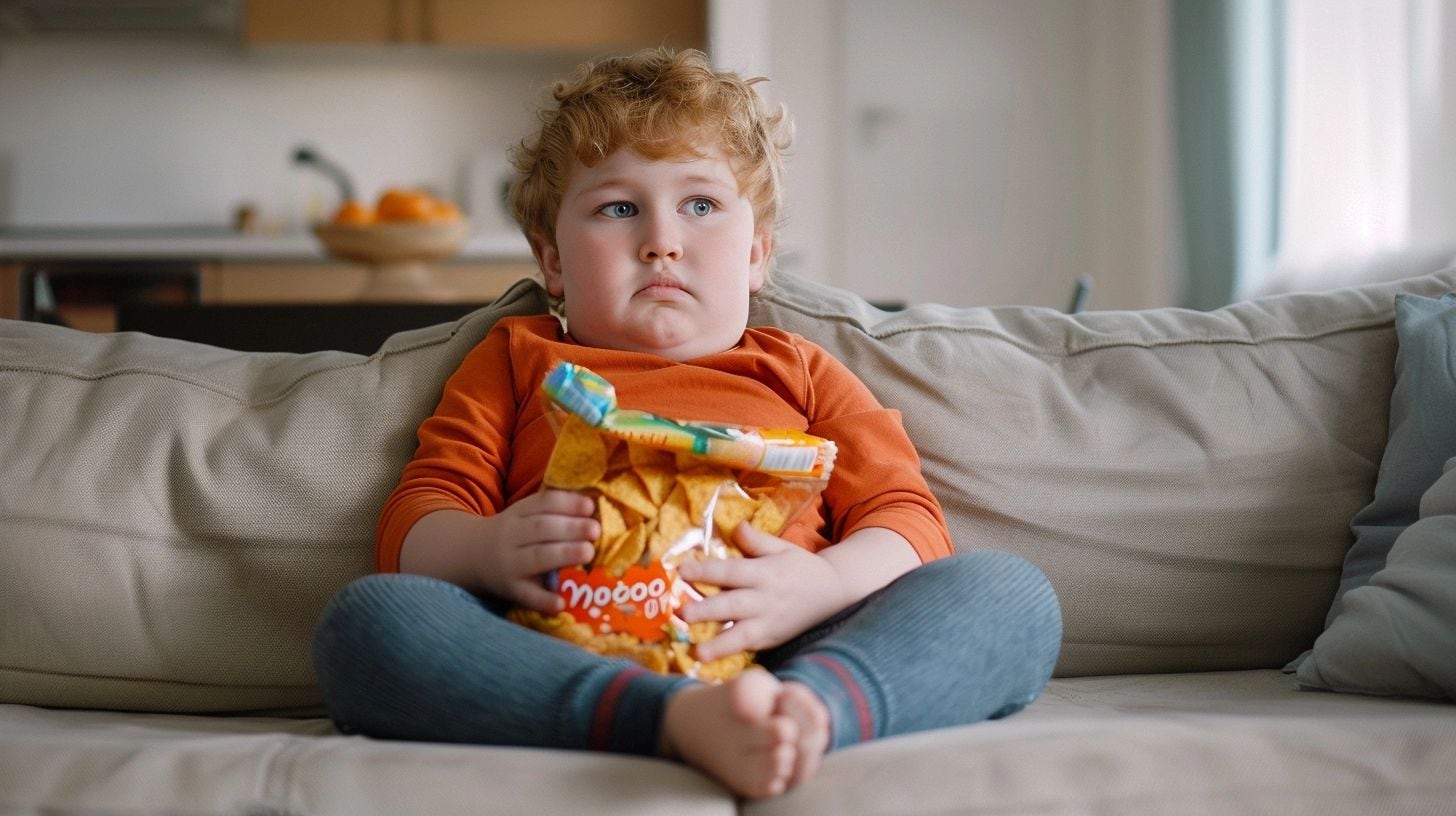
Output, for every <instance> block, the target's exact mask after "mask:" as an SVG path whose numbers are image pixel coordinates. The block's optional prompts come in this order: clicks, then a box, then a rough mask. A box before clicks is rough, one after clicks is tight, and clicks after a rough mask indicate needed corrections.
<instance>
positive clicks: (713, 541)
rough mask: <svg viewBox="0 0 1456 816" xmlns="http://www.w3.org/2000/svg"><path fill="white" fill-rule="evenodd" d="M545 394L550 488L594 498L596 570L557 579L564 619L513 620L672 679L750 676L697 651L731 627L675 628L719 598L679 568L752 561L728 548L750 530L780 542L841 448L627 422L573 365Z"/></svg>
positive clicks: (654, 419)
mask: <svg viewBox="0 0 1456 816" xmlns="http://www.w3.org/2000/svg"><path fill="white" fill-rule="evenodd" d="M541 388H542V393H543V396H544V397H545V398H546V401H547V406H548V417H549V418H550V420H551V422H552V424H553V426H554V427H555V428H556V434H557V436H556V444H555V446H554V447H553V449H552V453H551V459H550V461H549V463H548V464H547V466H546V474H545V478H544V484H543V486H544V487H550V488H561V489H566V490H579V491H582V492H584V493H586V494H587V495H589V496H591V497H592V498H593V499H594V500H595V501H596V503H597V518H598V520H599V521H600V522H601V527H602V534H601V537H600V538H599V539H598V540H597V541H596V542H595V543H596V555H595V557H594V558H593V560H592V562H591V564H589V565H586V566H585V567H582V568H578V567H569V568H565V569H561V570H557V572H556V573H555V574H554V576H553V580H554V583H555V590H556V593H557V594H558V595H559V596H560V597H561V599H562V600H563V601H564V602H565V604H566V611H565V612H561V613H559V614H556V615H554V616H553V615H543V614H541V613H539V612H536V611H533V610H527V609H519V608H518V609H514V610H512V611H511V612H510V613H509V615H508V617H509V618H510V619H511V620H513V621H515V622H516V623H520V624H523V625H525V626H529V627H531V628H533V629H536V630H539V631H542V632H545V633H547V634H550V635H553V636H555V637H559V638H562V639H563V640H567V641H570V642H572V643H575V644H577V645H579V646H581V647H583V648H586V649H588V650H590V651H593V652H596V653H598V654H603V655H608V656H612V657H624V658H628V659H631V660H635V661H637V662H638V663H640V664H641V665H643V666H645V667H647V668H648V669H651V670H653V671H656V672H660V673H664V674H666V673H679V674H686V675H689V676H692V677H696V678H699V679H702V680H706V681H710V682H718V681H722V680H727V679H729V678H731V677H733V676H735V675H737V674H738V673H739V672H741V671H743V670H744V669H746V668H748V667H749V666H751V665H753V654H752V653H751V652H741V653H739V654H736V655H731V656H729V657H725V658H720V659H718V660H714V661H712V662H709V663H702V662H699V661H698V660H697V658H696V657H695V654H694V649H693V647H694V645H695V644H697V643H701V642H703V641H705V640H708V639H710V638H712V637H713V636H715V635H716V634H718V632H719V631H721V629H722V628H723V627H724V626H725V625H729V626H731V625H732V624H722V623H718V622H700V623H695V624H688V623H686V622H684V621H683V620H682V619H681V618H679V617H678V615H677V611H678V610H679V609H681V608H682V606H683V605H684V604H686V603H688V602H690V601H692V600H695V599H700V598H702V597H704V596H707V595H711V594H714V593H716V592H717V591H718V588H717V587H715V586H712V585H708V584H702V583H697V584H691V583H688V582H687V581H684V580H682V579H681V578H679V577H678V574H677V566H678V565H679V564H681V563H683V562H684V561H687V560H697V559H711V558H741V557H743V556H742V553H740V552H739V551H738V549H737V547H735V546H733V544H732V543H731V541H732V531H733V529H734V528H736V527H737V526H738V524H739V523H740V522H743V521H747V522H748V523H749V524H751V525H753V526H754V527H756V528H758V529H760V530H762V531H764V532H766V533H771V534H774V535H777V534H779V533H781V532H782V531H783V530H784V529H785V528H786V527H787V526H788V525H789V522H790V521H792V520H793V518H794V517H795V516H796V515H798V513H799V512H800V511H802V510H803V509H804V508H805V507H807V506H808V505H809V504H810V503H811V502H812V501H813V499H814V497H815V496H817V495H818V494H819V493H820V492H821V491H822V490H823V489H824V487H825V485H826V484H828V482H829V476H830V473H831V472H832V471H833V469H834V456H835V447H834V443H833V442H831V441H829V440H827V439H820V438H819V437H815V436H810V435H808V434H804V433H801V432H798V431H792V430H774V429H756V428H748V427H741V426H734V425H721V424H710V423H703V422H684V421H678V420H673V419H668V418H665V417H659V416H654V415H652V414H648V413H644V412H641V411H629V410H622V409H620V408H619V407H618V406H617V400H616V393H615V391H614V390H613V388H612V386H611V384H610V383H608V382H607V381H605V380H603V379H602V378H600V377H598V376H597V375H595V374H593V373H592V372H591V371H589V370H587V369H585V368H582V367H581V366H577V365H573V364H571V363H561V364H559V365H558V366H557V367H556V368H554V369H552V371H551V372H550V373H549V374H547V376H546V379H545V381H544V382H543V383H542V386H541Z"/></svg>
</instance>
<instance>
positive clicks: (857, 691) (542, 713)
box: [314, 551, 1061, 754]
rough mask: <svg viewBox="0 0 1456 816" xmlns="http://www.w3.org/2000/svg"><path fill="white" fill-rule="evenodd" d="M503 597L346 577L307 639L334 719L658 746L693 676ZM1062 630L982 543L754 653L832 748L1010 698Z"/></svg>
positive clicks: (598, 745)
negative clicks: (565, 636)
mask: <svg viewBox="0 0 1456 816" xmlns="http://www.w3.org/2000/svg"><path fill="white" fill-rule="evenodd" d="M502 608H503V607H502V605H501V604H498V603H496V602H494V601H492V600H490V599H482V598H479V597H477V596H475V595H472V594H471V593H469V592H466V591H465V590H463V589H461V588H459V587H457V586H454V585H453V584H449V583H446V582H443V581H438V580H435V579H432V578H426V577H423V576H417V575H371V576H367V577H365V578H361V579H359V580H358V581H355V582H354V583H352V584H350V585H349V586H347V587H345V588H344V589H343V590H342V591H340V592H339V594H338V595H336V596H335V597H334V598H333V600H332V601H330V603H329V605H328V607H327V608H326V609H325V610H324V613H323V615H322V618H321V619H320V622H319V625H318V629H317V631H316V633H315V637H314V667H315V671H316V672H317V674H318V680H319V686H320V688H321V689H322V691H323V695H324V702H325V705H326V706H327V708H328V710H329V714H330V716H332V717H333V719H334V722H335V723H336V724H337V725H338V727H339V728H340V729H341V730H343V731H346V732H352V733H362V734H367V735H370V736H375V737H382V738H391V739H409V740H428V741H435V742H465V743H477V744H489V745H516V746H536V747H549V748H572V749H588V748H590V749H602V750H610V751H618V752H623V753H633V754H654V753H656V752H657V750H658V734H659V732H660V730H661V724H662V712H663V709H664V703H665V702H666V701H667V698H668V697H669V696H671V695H672V694H673V693H674V692H676V691H677V690H678V689H680V688H681V687H682V686H683V685H684V684H686V683H692V682H696V681H694V680H688V679H685V678H683V677H680V676H662V675H657V674H654V673H651V672H648V671H645V670H643V669H641V668H639V667H638V666H637V665H636V664H634V663H630V662H627V661H623V660H611V659H606V658H602V657H599V656H597V655H594V654H591V653H589V652H587V651H585V650H583V649H580V648H577V647H576V646H573V645H571V644H569V643H566V642H565V641H561V640H557V639H555V638H551V637H548V636H545V635H542V634H540V633H537V632H534V631H531V630H529V629H526V628H524V627H521V626H517V625H515V624H512V623H510V622H508V621H506V620H505V619H504V618H503V617H501V612H502ZM1060 645H1061V612H1060V608H1059V606H1058V604H1057V599H1056V595H1055V593H1054V592H1053V591H1052V588H1051V585H1050V584H1049V583H1048V582H1047V580H1046V578H1045V577H1044V576H1043V575H1042V573H1041V571H1040V570H1038V569H1037V568H1036V567H1035V566H1033V565H1032V564H1031V563H1029V562H1027V561H1025V560H1024V559H1021V558H1019V557H1017V556H1013V555H1009V554H1007V553H1001V552H994V551H982V552H972V553H964V554H961V555H957V556H953V557H951V558H947V559H943V560H940V561H935V562H932V563H930V564H926V565H924V566H922V567H920V568H919V569H916V570H914V571H912V572H910V573H908V574H906V575H904V576H902V577H901V578H899V579H898V580H896V581H895V582H893V583H891V584H890V585H889V586H887V587H885V588H884V589H882V590H880V591H879V592H876V593H874V594H873V595H871V596H870V597H868V598H866V599H865V600H864V601H862V602H860V603H859V604H856V605H855V606H853V607H851V608H850V609H847V610H845V611H844V612H842V613H840V614H839V615H836V616H835V617H834V618H832V619H831V620H829V621H827V622H825V623H824V624H822V625H821V626H819V627H817V628H815V629H813V630H811V631H809V632H807V633H805V634H804V635H802V636H800V637H799V638H796V639H795V640H793V641H791V642H789V643H786V644H784V645H783V646H780V647H778V648H775V649H772V650H768V651H765V652H762V653H760V654H759V662H760V663H762V664H763V665H764V667H765V668H767V669H769V670H770V671H772V672H773V673H774V674H775V675H777V676H778V677H780V678H781V679H784V680H795V681H799V682H802V683H804V684H805V685H807V686H808V687H809V688H811V689H813V690H814V691H815V692H816V693H817V694H818V695H819V697H820V698H821V699H823V700H824V702H825V704H826V705H827V706H828V708H829V712H830V720H831V723H832V728H833V736H832V741H831V749H833V748H842V747H845V746H847V745H852V744H854V743H857V742H863V741H865V740H869V739H875V738H878V737H886V736H891V735H894V734H905V733H910V732H914V731H923V730H927V729H931V728H943V727H947V726H953V725H964V724H968V723H974V722H979V721H982V720H986V719H994V718H998V717H1004V716H1006V715H1008V714H1012V713H1014V712H1016V711H1019V710H1021V709H1022V708H1024V707H1025V706H1026V705H1027V704H1028V703H1030V702H1031V701H1032V700H1034V699H1035V698H1036V696H1037V695H1038V694H1040V693H1041V690H1042V689H1043V688H1044V687H1045V685H1046V682H1047V679H1048V678H1049V677H1050V676H1051V672H1052V667H1053V665H1054V664H1055V663H1056V659H1057V654H1058V651H1059V648H1060Z"/></svg>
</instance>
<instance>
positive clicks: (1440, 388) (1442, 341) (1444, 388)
mask: <svg viewBox="0 0 1456 816" xmlns="http://www.w3.org/2000/svg"><path fill="white" fill-rule="evenodd" d="M1395 328H1396V336H1397V339H1398V341H1399V349H1398V351H1397V353H1396V360H1395V388H1394V390H1393V392H1392V393H1391V398H1390V432H1389V439H1388V441H1387V443H1386V447H1385V453H1384V455H1383V456H1382V457H1381V460H1380V474H1379V476H1378V478H1377V479H1376V485H1375V496H1374V498H1373V500H1372V501H1371V502H1370V504H1368V505H1366V506H1365V507H1364V508H1362V509H1361V510H1360V512H1358V513H1356V514H1355V517H1354V519H1353V520H1352V521H1351V523H1350V526H1351V528H1352V529H1353V531H1354V533H1355V538H1356V540H1355V544H1354V546H1353V547H1351V548H1350V551H1349V553H1348V554H1347V555H1346V557H1345V566H1344V570H1343V572H1342V574H1341V576H1340V586H1339V589H1338V590H1337V592H1336V594H1335V599H1334V602H1333V603H1332V604H1331V606H1330V611H1329V614H1328V615H1327V616H1326V618H1325V628H1326V631H1327V632H1328V631H1329V630H1330V628H1331V627H1333V626H1334V625H1335V623H1336V621H1338V620H1339V619H1340V617H1341V615H1343V614H1345V611H1346V608H1347V605H1348V599H1349V595H1350V593H1351V592H1353V591H1354V590H1357V589H1359V588H1361V587H1364V586H1367V585H1369V584H1370V583H1371V580H1372V579H1373V578H1374V577H1375V576H1376V575H1377V574H1378V573H1379V572H1380V571H1381V570H1383V569H1385V567H1386V563H1387V559H1388V558H1389V555H1390V552H1391V548H1392V547H1393V546H1394V545H1395V543H1396V540H1397V539H1398V538H1399V537H1400V536H1401V535H1402V534H1403V533H1404V532H1405V531H1406V529H1407V528H1409V527H1410V526H1411V525H1412V524H1414V523H1415V522H1416V521H1417V520H1418V519H1419V518H1420V504H1421V497H1422V495H1423V494H1424V493H1425V492H1426V491H1427V490H1428V489H1429V488H1430V487H1431V486H1432V485H1433V484H1435V482H1436V480H1437V479H1439V478H1440V477H1441V473H1442V467H1443V465H1444V464H1445V462H1446V460H1447V459H1449V458H1451V457H1453V456H1456V419H1453V418H1456V293H1450V294H1447V295H1445V296H1443V297H1441V298H1439V299H1436V298H1428V297H1420V296H1417V295H1409V294H1401V295H1397V296H1396V301H1395ZM1452 546H1456V542H1453V545H1452ZM1452 625H1453V626H1456V622H1453V623H1452ZM1308 657H1309V652H1306V653H1305V654H1304V655H1301V656H1300V658H1299V659H1298V660H1296V661H1295V662H1294V663H1292V664H1290V667H1289V669H1290V670H1295V669H1299V670H1300V682H1301V683H1304V684H1307V685H1321V684H1320V683H1318V682H1314V680H1315V679H1316V678H1315V677H1314V676H1313V675H1312V674H1311V673H1312V672H1314V670H1313V669H1311V671H1310V672H1305V671H1304V666H1303V663H1304V662H1305V661H1306V659H1307V658H1308ZM1307 674H1309V675H1310V676H1308V677H1307V676H1306V675H1307Z"/></svg>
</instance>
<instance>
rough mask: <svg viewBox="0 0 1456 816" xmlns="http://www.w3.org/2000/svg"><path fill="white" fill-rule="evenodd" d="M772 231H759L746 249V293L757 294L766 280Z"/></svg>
mask: <svg viewBox="0 0 1456 816" xmlns="http://www.w3.org/2000/svg"><path fill="white" fill-rule="evenodd" d="M773 243H774V239H773V231H772V230H759V231H758V234H757V235H756V236H754V238H753V245H752V246H751V247H749V249H748V293H749V294H750V295H752V294H757V292H758V290H760V289H762V288H763V284H764V281H766V280H767V279H768V262H769V259H770V258H772V257H773Z"/></svg>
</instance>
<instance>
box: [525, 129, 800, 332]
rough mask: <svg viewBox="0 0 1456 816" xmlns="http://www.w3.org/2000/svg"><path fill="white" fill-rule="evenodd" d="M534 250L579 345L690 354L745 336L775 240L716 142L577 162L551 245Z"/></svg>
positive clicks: (535, 241)
mask: <svg viewBox="0 0 1456 816" xmlns="http://www.w3.org/2000/svg"><path fill="white" fill-rule="evenodd" d="M532 249H533V250H534V251H535V252H536V257H537V261H538V262H539V263H540V265H541V272H542V274H543V276H544V277H545V279H546V288H547V290H548V291H550V292H551V293H552V294H553V295H558V296H562V297H565V299H566V304H565V308H566V322H567V329H568V330H569V331H570V332H571V335H572V337H573V338H575V339H576V341H577V342H579V343H582V344H585V345H588V346H597V347H601V348H613V349H622V350H627V351H641V352H648V353H651V354H656V355H659V356H662V357H669V358H672V359H675V360H691V359H693V358H696V357H703V356H705V355H708V354H714V353H717V352H721V351H726V350H728V349H730V348H732V347H733V346H734V345H736V344H737V343H738V341H739V340H740V338H741V337H742V336H743V329H744V327H745V326H747V324H748V299H749V295H750V294H751V293H753V292H756V291H758V289H759V288H760V287H761V286H763V274H764V267H765V265H766V264H767V262H768V256H769V254H770V250H771V249H772V238H771V236H770V235H769V233H768V231H767V230H757V229H756V228H755V224H754V216H753V207H752V206H751V205H750V204H749V202H748V199H746V198H744V197H743V195H742V194H741V193H740V192H739V190H738V180H737V179H736V178H735V177H734V175H733V168H732V166H731V165H730V164H729V162H728V159H727V158H726V157H725V156H724V155H723V153H722V152H721V151H720V150H717V149H714V150H710V151H705V156H704V158H689V159H687V160H663V161H651V160H648V159H644V158H643V157H642V156H640V155H638V154H637V153H634V152H632V151H630V150H618V151H616V152H615V153H613V154H611V155H610V156H608V157H607V158H606V159H604V160H602V161H601V162H600V163H598V164H597V165H596V166H595V167H585V166H583V165H581V164H577V165H576V167H575V168H574V170H573V171H572V176H571V181H570V183H569V184H568V185H567V188H566V192H565V194H564V195H563V196H562V199H561V208H560V211H559V214H558V215H557V219H556V243H555V245H554V246H552V245H550V244H549V242H546V241H541V240H538V239H533V241H532Z"/></svg>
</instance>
